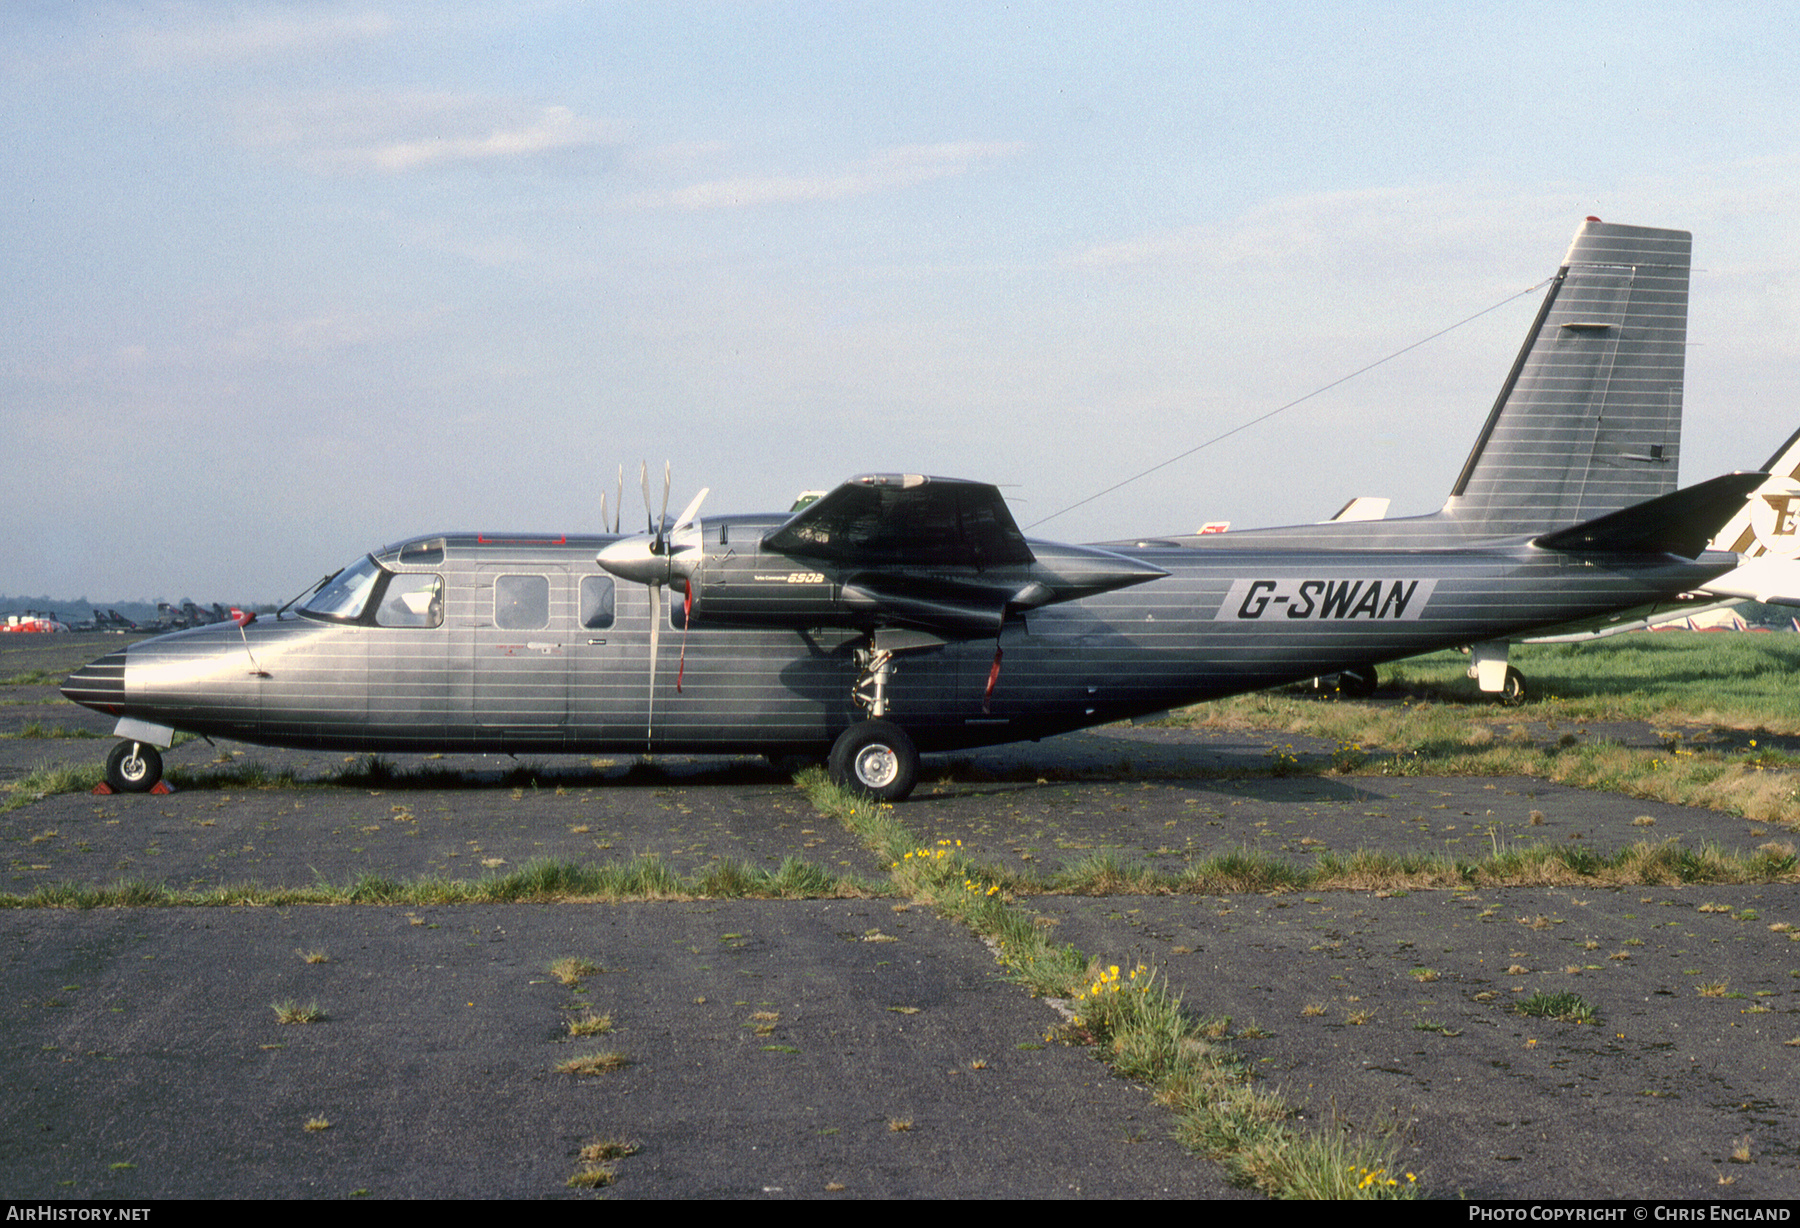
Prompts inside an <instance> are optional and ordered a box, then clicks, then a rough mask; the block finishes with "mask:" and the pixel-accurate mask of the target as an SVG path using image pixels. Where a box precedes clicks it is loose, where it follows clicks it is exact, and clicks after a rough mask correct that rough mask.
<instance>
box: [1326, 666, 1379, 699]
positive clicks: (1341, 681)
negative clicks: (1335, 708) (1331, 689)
mask: <svg viewBox="0 0 1800 1228" xmlns="http://www.w3.org/2000/svg"><path fill="white" fill-rule="evenodd" d="M1380 681H1381V679H1380V676H1379V675H1378V674H1376V672H1375V667H1374V666H1373V665H1358V666H1356V667H1355V668H1354V669H1347V670H1345V671H1344V672H1343V673H1341V674H1339V675H1338V685H1337V689H1338V694H1340V695H1343V696H1346V697H1348V698H1350V699H1367V698H1368V697H1369V696H1371V695H1373V694H1374V693H1375V688H1376V686H1378V685H1379V684H1380Z"/></svg>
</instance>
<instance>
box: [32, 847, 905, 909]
mask: <svg viewBox="0 0 1800 1228" xmlns="http://www.w3.org/2000/svg"><path fill="white" fill-rule="evenodd" d="M871 894H875V891H874V890H873V889H872V888H871V887H870V886H869V885H867V884H865V883H862V882H859V881H857V880H856V879H854V878H850V877H843V876H838V875H834V874H831V873H830V872H829V871H826V870H822V869H820V868H819V867H817V866H814V865H811V864H809V863H807V862H803V861H801V860H799V859H798V858H791V857H790V858H789V859H788V860H786V861H784V862H783V863H782V864H781V865H780V866H779V867H777V868H776V869H773V870H769V869H764V868H763V867H761V866H754V865H750V864H748V863H745V862H738V861H729V860H720V861H714V862H712V863H711V864H709V865H706V866H703V867H701V868H700V869H699V870H696V871H695V872H694V873H692V874H688V875H683V874H680V873H677V872H676V871H675V870H674V869H673V868H672V867H671V866H669V865H668V863H666V862H665V861H663V860H662V859H661V858H660V857H656V856H648V857H638V858H635V859H633V860H631V861H624V862H612V863H609V864H606V865H598V866H595V865H581V864H577V863H575V862H570V861H555V860H546V861H533V862H528V863H527V864H525V865H523V866H521V867H520V868H519V869H517V870H513V871H511V872H509V873H506V874H499V875H493V876H490V877H487V878H480V879H474V880H459V879H450V878H418V879H409V880H405V881H401V880H398V879H392V878H387V877H384V876H382V875H377V874H366V875H362V876H359V877H357V878H355V879H352V880H351V881H349V882H347V883H342V884H332V883H325V882H319V883H313V884H310V885H308V886H304V887H265V886H262V885H260V884H257V883H240V884H227V885H223V886H218V887H201V888H193V889H180V888H174V887H167V886H163V885H160V884H155V883H143V882H120V883H116V884H114V885H112V886H110V887H97V886H88V885H85V884H79V883H57V884H48V885H45V886H42V887H39V888H37V889H35V890H33V891H30V892H27V893H24V894H0V908H219V907H274V906H288V905H300V904H323V905H330V904H382V905H407V906H421V905H430V904H560V903H583V902H590V901H597V902H603V903H620V902H623V901H627V900H694V899H723V898H732V899H754V900H794V899H855V898H861V897H864V896H868V895H871Z"/></svg>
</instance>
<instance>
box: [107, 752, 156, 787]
mask: <svg viewBox="0 0 1800 1228" xmlns="http://www.w3.org/2000/svg"><path fill="white" fill-rule="evenodd" d="M162 774H163V761H162V753H161V752H160V751H158V750H157V749H156V747H154V746H152V745H150V743H148V742H133V741H130V740H127V741H124V742H121V743H119V744H118V745H117V746H115V747H113V748H112V753H111V754H109V755H108V756H106V783H107V784H108V785H109V786H110V787H111V788H112V791H113V792H114V793H148V792H150V790H152V789H154V788H156V785H157V782H158V781H160V780H161V779H162ZM166 791H167V790H165V792H166Z"/></svg>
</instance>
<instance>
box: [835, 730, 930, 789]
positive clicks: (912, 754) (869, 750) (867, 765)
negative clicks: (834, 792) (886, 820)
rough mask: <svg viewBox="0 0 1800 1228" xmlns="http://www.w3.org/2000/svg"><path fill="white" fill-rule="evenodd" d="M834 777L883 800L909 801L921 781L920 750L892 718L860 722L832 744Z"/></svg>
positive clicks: (839, 783)
mask: <svg viewBox="0 0 1800 1228" xmlns="http://www.w3.org/2000/svg"><path fill="white" fill-rule="evenodd" d="M829 767H830V771H831V780H832V783H833V784H836V785H838V786H840V787H842V788H845V789H849V790H851V791H852V792H855V793H861V794H862V795H863V796H865V797H872V798H874V799H875V800H876V801H880V802H898V801H903V800H905V798H906V796H907V794H909V793H911V792H912V791H913V786H914V785H915V784H917V783H918V781H919V752H918V750H917V749H916V748H915V747H914V746H913V741H912V739H911V738H909V737H907V736H906V731H905V730H904V729H902V728H900V727H899V726H898V725H895V724H892V723H891V722H888V721H858V722H857V723H856V724H854V725H852V726H850V728H848V729H846V730H844V732H843V733H841V734H839V735H838V739H837V741H836V742H835V743H833V744H832V747H831V758H830V760H829Z"/></svg>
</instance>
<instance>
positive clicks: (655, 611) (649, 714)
mask: <svg viewBox="0 0 1800 1228" xmlns="http://www.w3.org/2000/svg"><path fill="white" fill-rule="evenodd" d="M661 631H662V585H661V584H652V585H651V586H650V704H649V707H648V709H647V710H646V715H645V717H644V750H645V752H646V753H647V752H648V751H649V750H650V748H651V747H652V746H653V745H655V734H656V653H657V646H658V641H659V640H660V638H661Z"/></svg>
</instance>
